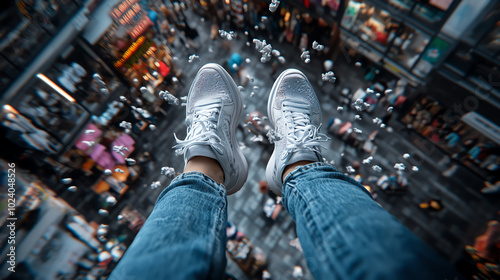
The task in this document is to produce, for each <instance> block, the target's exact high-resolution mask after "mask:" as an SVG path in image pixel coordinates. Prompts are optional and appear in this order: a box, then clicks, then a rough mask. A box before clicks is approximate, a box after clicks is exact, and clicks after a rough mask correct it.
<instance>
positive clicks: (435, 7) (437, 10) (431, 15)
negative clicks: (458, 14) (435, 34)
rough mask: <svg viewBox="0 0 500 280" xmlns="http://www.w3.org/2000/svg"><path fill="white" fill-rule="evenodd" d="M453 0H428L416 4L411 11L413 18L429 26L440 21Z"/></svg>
mask: <svg viewBox="0 0 500 280" xmlns="http://www.w3.org/2000/svg"><path fill="white" fill-rule="evenodd" d="M452 3H453V0H429V1H421V2H417V5H416V6H415V9H414V10H413V16H415V17H416V18H418V19H421V20H423V21H425V22H427V23H428V24H430V25H433V24H437V23H439V22H440V21H441V19H442V18H443V16H444V14H445V13H446V11H447V10H448V8H449V7H450V6H451V4H452Z"/></svg>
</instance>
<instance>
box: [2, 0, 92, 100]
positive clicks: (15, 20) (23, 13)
mask: <svg viewBox="0 0 500 280" xmlns="http://www.w3.org/2000/svg"><path fill="white" fill-rule="evenodd" d="M82 2H84V1H79V0H66V1H44V2H43V3H40V4H39V5H35V2H34V1H25V0H22V1H5V3H2V8H1V9H2V15H1V18H0V26H1V27H0V34H2V35H1V36H0V37H1V39H0V58H1V59H0V61H2V62H0V91H4V90H5V89H6V88H7V86H9V85H10V84H11V83H12V82H13V81H14V80H15V79H16V78H17V77H18V76H19V75H20V74H21V72H22V71H23V70H24V69H25V68H26V67H27V66H28V64H30V63H31V62H32V61H33V60H34V59H35V58H36V57H37V56H38V54H39V53H40V52H41V51H42V49H43V47H44V46H45V45H46V44H47V43H48V42H49V41H50V40H51V39H52V38H54V36H55V35H56V34H57V33H58V32H59V31H60V30H61V29H62V28H63V27H64V26H65V25H66V23H67V22H68V21H69V20H70V18H71V17H72V16H73V15H74V14H75V12H76V11H77V10H78V9H79V8H81V7H82Z"/></svg>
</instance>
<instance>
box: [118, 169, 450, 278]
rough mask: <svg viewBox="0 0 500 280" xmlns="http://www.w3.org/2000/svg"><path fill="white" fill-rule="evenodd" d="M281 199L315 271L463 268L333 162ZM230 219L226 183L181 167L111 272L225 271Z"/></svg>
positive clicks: (296, 180)
mask: <svg viewBox="0 0 500 280" xmlns="http://www.w3.org/2000/svg"><path fill="white" fill-rule="evenodd" d="M242 203H243V202H242ZM283 205H284V207H285V208H286V209H287V210H288V212H289V213H290V214H291V215H292V217H293V219H294V221H295V223H296V224H297V235H298V237H299V240H300V243H301V245H302V248H303V250H304V255H305V257H306V261H307V264H308V267H309V269H310V270H311V272H312V273H313V275H314V276H315V278H316V279H342V280H345V279H385V280H386V279H442V280H444V279H449V280H452V279H455V277H456V276H457V275H458V274H456V272H455V271H454V269H453V268H452V267H451V266H450V264H448V263H447V262H446V261H444V260H443V259H442V258H441V257H440V256H438V255H437V254H436V252H434V251H433V250H432V249H431V248H430V247H428V246H427V245H426V244H424V243H423V242H422V241H421V240H420V239H418V238H417V237H416V236H415V235H413V233H411V232H410V231H409V230H408V229H406V228H405V227H404V226H403V225H402V224H401V223H399V222H398V221H397V220H396V219H395V218H394V217H392V216H391V215H390V214H388V213H387V212H386V211H385V210H384V209H382V208H381V207H380V206H379V205H378V204H377V203H375V202H374V201H373V199H372V198H371V195H370V194H369V193H368V192H367V191H366V189H365V188H364V187H363V186H361V185H360V184H358V183H357V182H355V181H354V180H352V179H351V178H349V177H347V176H345V175H343V174H342V173H340V172H338V171H337V170H336V169H335V168H333V167H332V166H331V165H328V164H323V163H313V164H309V165H306V166H302V167H299V168H297V169H296V170H295V171H293V172H291V173H290V174H288V176H287V177H286V178H285V182H284V186H283ZM226 221H227V200H226V192H225V189H224V186H223V185H220V184H217V183H216V182H215V181H214V180H212V179H211V178H209V177H208V176H206V175H203V174H202V173H198V172H189V173H184V174H182V175H180V176H178V177H177V178H175V179H174V180H173V181H172V183H171V184H170V186H168V187H167V188H166V189H165V190H163V192H162V193H161V194H160V196H159V198H158V201H157V202H156V205H155V208H154V210H153V212H152V213H151V215H150V216H149V218H148V220H147V221H146V223H145V224H144V226H143V227H142V229H141V230H140V232H139V233H138V234H137V237H136V238H135V240H134V242H133V243H132V244H131V246H130V248H129V249H128V250H127V252H126V253H125V255H124V256H123V258H122V259H121V261H120V262H119V263H118V265H117V266H116V268H115V270H114V271H113V273H112V274H111V277H110V279H120V280H121V279H222V278H223V276H224V270H225V267H226V255H225V246H226ZM127 277H129V278H127ZM280 277H281V276H280Z"/></svg>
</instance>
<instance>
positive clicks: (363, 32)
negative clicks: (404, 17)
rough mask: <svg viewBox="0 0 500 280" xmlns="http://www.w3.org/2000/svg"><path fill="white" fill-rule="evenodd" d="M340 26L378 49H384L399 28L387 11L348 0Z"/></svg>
mask: <svg viewBox="0 0 500 280" xmlns="http://www.w3.org/2000/svg"><path fill="white" fill-rule="evenodd" d="M342 26H343V27H344V28H346V29H348V30H349V31H351V32H352V33H353V34H355V35H356V36H358V37H359V38H361V39H362V40H363V41H365V42H367V43H368V44H370V45H372V46H374V47H375V48H377V49H379V50H380V51H385V49H386V47H387V46H388V44H389V42H390V40H391V39H392V38H394V36H395V33H396V31H397V30H398V28H399V22H397V21H395V20H394V19H393V18H392V17H391V15H390V14H389V12H387V11H385V10H382V9H379V8H375V7H374V6H372V5H370V4H367V3H364V2H355V1H349V5H348V6H347V8H346V11H345V13H344V17H343V18H342Z"/></svg>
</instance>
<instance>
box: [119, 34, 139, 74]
mask: <svg viewBox="0 0 500 280" xmlns="http://www.w3.org/2000/svg"><path fill="white" fill-rule="evenodd" d="M144 41H146V37H144V36H141V37H139V39H137V41H135V42H133V43H132V45H130V47H129V48H128V49H127V50H126V51H125V53H123V55H122V58H120V59H119V60H118V61H117V62H115V67H116V68H119V67H122V66H123V64H125V62H126V61H127V60H128V59H129V58H130V57H132V55H133V54H134V53H135V52H136V51H137V49H139V47H140V46H141V45H142V44H143V43H144Z"/></svg>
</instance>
